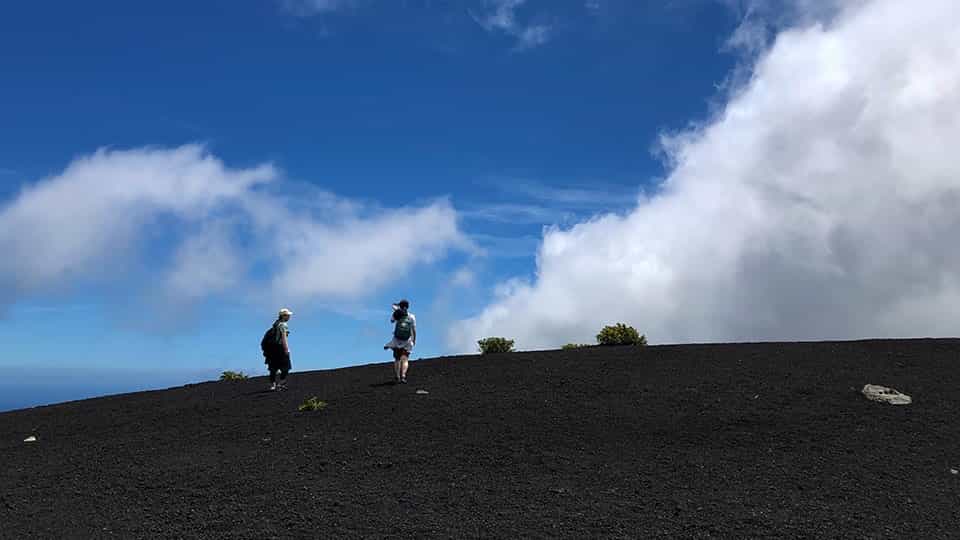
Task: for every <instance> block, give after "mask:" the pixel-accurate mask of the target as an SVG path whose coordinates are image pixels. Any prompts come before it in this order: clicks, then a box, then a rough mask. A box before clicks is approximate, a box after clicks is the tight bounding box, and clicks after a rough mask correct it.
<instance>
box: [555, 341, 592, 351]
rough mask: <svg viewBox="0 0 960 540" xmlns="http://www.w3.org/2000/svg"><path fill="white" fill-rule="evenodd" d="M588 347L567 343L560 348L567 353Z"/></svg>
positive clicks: (584, 344) (583, 344) (582, 344)
mask: <svg viewBox="0 0 960 540" xmlns="http://www.w3.org/2000/svg"><path fill="white" fill-rule="evenodd" d="M589 346H590V345H587V344H586V343H567V344H566V345H564V346H563V347H561V348H562V349H563V350H565V351H569V350H572V349H582V348H583V347H589Z"/></svg>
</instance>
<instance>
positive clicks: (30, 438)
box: [23, 435, 37, 442]
mask: <svg viewBox="0 0 960 540" xmlns="http://www.w3.org/2000/svg"><path fill="white" fill-rule="evenodd" d="M23 442H37V438H36V437H34V436H33V435H31V436H29V437H27V438H26V439H24V440H23Z"/></svg>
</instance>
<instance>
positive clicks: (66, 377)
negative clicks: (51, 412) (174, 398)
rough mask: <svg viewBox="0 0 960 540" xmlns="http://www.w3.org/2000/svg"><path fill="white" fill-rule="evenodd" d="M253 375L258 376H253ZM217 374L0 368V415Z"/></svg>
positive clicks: (209, 371)
mask: <svg viewBox="0 0 960 540" xmlns="http://www.w3.org/2000/svg"><path fill="white" fill-rule="evenodd" d="M254 375H260V373H256V374H254ZM219 376H220V372H219V371H217V370H214V369H210V370H200V371H198V370H190V371H182V372H181V371H172V370H171V371H140V370H138V371H134V370H124V369H116V370H107V369H101V368H95V369H80V368H70V369H57V368H25V367H4V366H0V412H4V411H11V410H15V409H25V408H29V407H36V406H38V405H50V404H54V403H62V402H64V401H74V400H78V399H87V398H93V397H100V396H107V395H112V394H123V393H128V392H140V391H143V390H161V389H164V388H171V387H175V386H183V385H185V384H190V383H197V382H202V381H210V380H216V379H217V378H218V377H219Z"/></svg>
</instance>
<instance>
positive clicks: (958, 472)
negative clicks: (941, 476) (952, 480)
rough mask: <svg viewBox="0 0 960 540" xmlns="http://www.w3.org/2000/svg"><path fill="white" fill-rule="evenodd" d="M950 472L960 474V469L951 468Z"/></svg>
mask: <svg viewBox="0 0 960 540" xmlns="http://www.w3.org/2000/svg"><path fill="white" fill-rule="evenodd" d="M950 474H960V471H958V470H956V469H950Z"/></svg>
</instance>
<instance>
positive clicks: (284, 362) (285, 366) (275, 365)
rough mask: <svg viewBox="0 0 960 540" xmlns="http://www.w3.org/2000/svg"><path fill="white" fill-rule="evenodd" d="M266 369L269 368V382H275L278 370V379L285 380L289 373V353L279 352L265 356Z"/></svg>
mask: <svg viewBox="0 0 960 540" xmlns="http://www.w3.org/2000/svg"><path fill="white" fill-rule="evenodd" d="M267 369H269V370H270V382H272V383H273V382H277V372H278V371H279V372H280V380H281V381H283V380H286V378H287V374H288V373H290V355H289V354H280V355H278V356H275V357H271V358H267Z"/></svg>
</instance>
